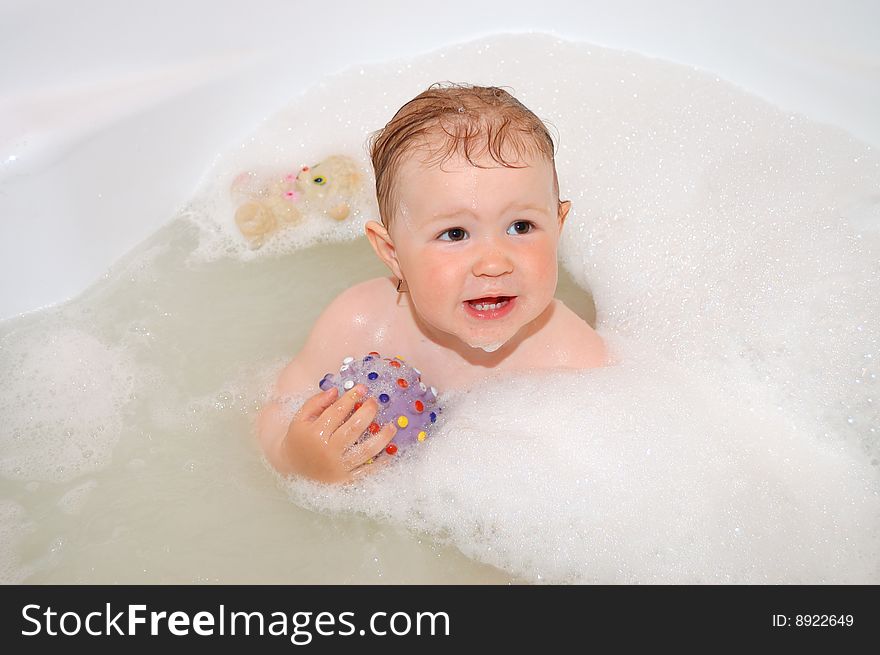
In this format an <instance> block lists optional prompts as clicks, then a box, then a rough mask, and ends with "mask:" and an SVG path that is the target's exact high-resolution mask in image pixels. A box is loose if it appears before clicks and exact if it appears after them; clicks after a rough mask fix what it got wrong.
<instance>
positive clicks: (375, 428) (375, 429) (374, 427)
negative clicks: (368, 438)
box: [368, 422, 381, 434]
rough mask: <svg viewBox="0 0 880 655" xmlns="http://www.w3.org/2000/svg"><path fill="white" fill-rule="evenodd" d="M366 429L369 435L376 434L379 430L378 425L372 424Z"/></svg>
mask: <svg viewBox="0 0 880 655" xmlns="http://www.w3.org/2000/svg"><path fill="white" fill-rule="evenodd" d="M368 429H369V431H370V434H376V433H377V432H378V431H379V430H380V429H381V428H380V427H379V424H378V423H375V422H374V423H370V427H369V428H368Z"/></svg>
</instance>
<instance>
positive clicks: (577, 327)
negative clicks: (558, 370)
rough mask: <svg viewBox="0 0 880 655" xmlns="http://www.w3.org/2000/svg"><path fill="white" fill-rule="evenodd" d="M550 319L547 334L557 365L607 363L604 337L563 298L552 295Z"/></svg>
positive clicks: (583, 366)
mask: <svg viewBox="0 0 880 655" xmlns="http://www.w3.org/2000/svg"><path fill="white" fill-rule="evenodd" d="M555 301H556V307H555V309H554V317H553V318H554V319H555V320H553V321H552V328H551V330H550V334H548V336H549V337H550V339H551V340H552V342H553V344H554V346H555V347H554V352H555V353H556V357H557V362H556V364H557V365H558V366H564V367H566V368H578V369H584V368H598V367H602V366H606V365H607V363H608V352H607V349H606V346H605V340H604V339H602V337H601V336H600V335H599V333H598V332H596V330H594V329H593V327H592V326H591V325H590V324H589V323H587V322H586V321H585V320H584V319H583V318H581V317H580V316H578V314H576V313H575V312H574V311H572V310H571V309H570V308H569V307H568V306H567V305H566V304H565V303H564V302H562V301H561V300H559V299H558V298H556V299H555Z"/></svg>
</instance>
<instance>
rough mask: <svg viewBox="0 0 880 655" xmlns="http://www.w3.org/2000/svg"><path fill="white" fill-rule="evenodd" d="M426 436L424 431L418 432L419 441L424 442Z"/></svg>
mask: <svg viewBox="0 0 880 655" xmlns="http://www.w3.org/2000/svg"><path fill="white" fill-rule="evenodd" d="M427 436H428V435H427V434H426V433H425V431H424V430H422V431H421V432H419V441H424V440H425V438H426V437H427Z"/></svg>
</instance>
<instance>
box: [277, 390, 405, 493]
mask: <svg viewBox="0 0 880 655" xmlns="http://www.w3.org/2000/svg"><path fill="white" fill-rule="evenodd" d="M366 393H367V388H366V387H365V386H364V385H362V384H358V385H355V386H354V388H352V389H351V390H349V391H348V392H347V393H345V394H344V395H343V396H342V397H341V398H339V399H338V400H336V397H337V395H338V391H337V390H336V387H332V388H331V389H329V390H327V391H323V392H321V393H318V394H315V395H314V396H312V397H311V398H309V399H308V400H307V401H306V402H305V403H304V404H303V406H302V407H301V408H300V409H299V411H298V412H297V413H296V415H295V416H294V417H293V420H292V421H291V422H290V427H289V428H288V429H287V434H286V435H285V437H284V441H283V443H282V444H281V449H282V451H283V456H284V459H286V460H287V462H289V464H290V469H291V471H292V472H293V473H296V474H298V475H303V476H305V477H308V478H311V479H313V480H317V481H319V482H351V481H353V480H356V479H357V478H359V477H360V476H362V475H364V474H366V473H369V472H370V471H371V470H372V469H373V468H374V467H376V466H377V464H378V463H377V464H367V462H369V461H370V460H371V459H372V458H373V457H375V456H376V455H378V454H379V453H381V452H382V450H383V449H384V448H385V446H387V445H388V443H389V442H390V441H391V439H393V438H394V435H395V434H396V433H397V427H396V426H395V425H394V424H393V423H388V424H387V425H385V426H383V427H382V429H381V430H377V431H376V433H375V434H371V435H369V436H368V437H367V438H365V439H364V440H363V441H360V442H359V439H360V438H361V436H362V435H363V433H364V432H365V431H366V430H367V428H368V427H369V426H370V424H371V423H372V422H373V419H374V418H375V417H376V413H377V412H378V411H379V406H378V404H377V403H376V399H375V398H367V399H366V400H364V401H363V404H361V406H360V407H359V408H358V409H357V410H355V411H354V414H352V410H354V406H355V403H357V402H359V401H360V400H361V399H362V398H363V396H364V395H365V394H366ZM334 400H336V402H334ZM374 429H375V428H374Z"/></svg>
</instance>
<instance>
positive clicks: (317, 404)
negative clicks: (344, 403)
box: [294, 387, 338, 421]
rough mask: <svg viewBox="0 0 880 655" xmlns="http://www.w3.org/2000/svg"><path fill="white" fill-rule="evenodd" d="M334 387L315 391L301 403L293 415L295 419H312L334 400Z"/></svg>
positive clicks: (335, 392) (335, 391)
mask: <svg viewBox="0 0 880 655" xmlns="http://www.w3.org/2000/svg"><path fill="white" fill-rule="evenodd" d="M337 393H338V392H337V390H336V387H330V388H329V389H327V391H322V392H321V393H316V394H315V395H314V396H312V397H311V398H309V399H308V400H307V401H306V402H304V403H303V405H302V407H300V408H299V411H298V412H297V413H296V416H294V420H295V421H314V420H315V419H316V418H318V417H319V416H320V415H321V414H322V413H323V412H324V411H325V410H326V409H327V408H328V407H330V405H332V404H333V402H334V401H335V400H336V394H337Z"/></svg>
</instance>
